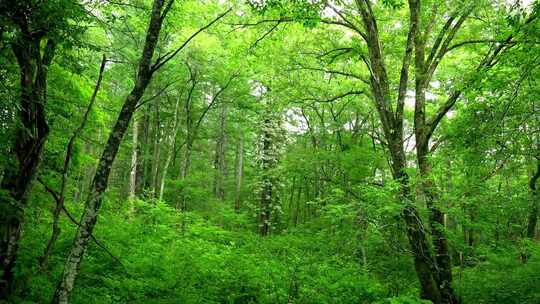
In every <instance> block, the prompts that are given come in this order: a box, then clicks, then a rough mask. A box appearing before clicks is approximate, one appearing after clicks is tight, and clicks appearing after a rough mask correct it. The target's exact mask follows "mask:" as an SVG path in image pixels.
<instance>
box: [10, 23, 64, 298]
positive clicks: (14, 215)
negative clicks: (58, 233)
mask: <svg viewBox="0 0 540 304" xmlns="http://www.w3.org/2000/svg"><path fill="white" fill-rule="evenodd" d="M25 24H26V23H25ZM20 30H21V32H22V34H21V37H20V38H19V39H18V40H17V41H16V42H14V43H13V45H12V49H13V52H14V53H15V56H16V57H17V63H18V65H19V71H20V86H21V95H20V106H19V111H18V112H19V113H18V114H19V117H20V124H18V126H19V127H18V129H17V131H16V132H17V137H16V139H15V141H14V143H13V146H12V148H11V149H10V155H9V159H10V163H9V164H8V165H7V166H6V168H4V172H3V177H2V182H1V184H0V187H1V192H4V193H5V195H1V196H0V208H1V210H2V212H1V215H0V219H1V220H0V265H1V267H2V277H1V278H0V299H7V298H8V297H9V296H10V295H11V293H12V291H13V287H14V273H13V268H14V266H15V259H16V255H17V250H18V244H19V239H20V237H21V229H22V224H23V221H24V211H25V209H26V206H27V203H28V202H27V199H28V194H29V192H30V189H31V186H32V184H33V181H34V179H35V177H36V174H37V171H38V168H39V165H40V164H41V160H42V156H43V149H44V146H45V142H46V140H47V137H48V135H49V126H48V124H47V120H46V118H45V103H46V100H47V98H46V85H47V70H48V67H49V65H50V63H51V61H52V59H53V57H54V53H55V43H54V42H53V40H50V39H49V40H48V41H47V43H46V46H45V48H44V50H43V55H41V46H40V43H41V41H42V38H43V36H39V37H36V36H35V35H33V34H31V33H30V32H29V29H28V28H26V27H24V26H21V28H20Z"/></svg>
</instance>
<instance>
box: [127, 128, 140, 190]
mask: <svg viewBox="0 0 540 304" xmlns="http://www.w3.org/2000/svg"><path fill="white" fill-rule="evenodd" d="M138 137H139V121H138V120H137V117H133V140H132V147H131V170H130V173H129V199H130V200H134V199H135V198H136V196H137V172H138V167H137V165H138V160H137V156H138V153H139V151H138V150H139V143H138Z"/></svg>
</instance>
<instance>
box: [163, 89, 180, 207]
mask: <svg viewBox="0 0 540 304" xmlns="http://www.w3.org/2000/svg"><path fill="white" fill-rule="evenodd" d="M181 97H182V96H181V94H179V95H178V97H177V98H176V104H175V106H174V116H173V126H172V132H171V134H169V136H168V137H167V138H168V146H169V153H168V154H167V158H166V159H165V164H163V169H162V173H161V182H160V186H159V200H160V201H161V200H162V199H163V192H164V191H165V179H166V178H167V172H168V170H169V165H170V163H171V160H172V158H173V155H174V148H175V144H174V143H175V142H176V135H177V134H178V126H179V125H180V124H179V123H178V117H179V113H178V112H179V111H180V99H181Z"/></svg>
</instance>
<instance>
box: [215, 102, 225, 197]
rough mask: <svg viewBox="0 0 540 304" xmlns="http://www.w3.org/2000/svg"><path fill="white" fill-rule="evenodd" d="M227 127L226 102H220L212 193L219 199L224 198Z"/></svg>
mask: <svg viewBox="0 0 540 304" xmlns="http://www.w3.org/2000/svg"><path fill="white" fill-rule="evenodd" d="M226 127H227V104H226V103H225V102H221V107H220V111H219V131H218V136H217V139H216V151H215V158H214V169H215V175H214V195H215V196H216V198H218V199H220V200H221V201H224V200H225V185H224V179H225V176H226V171H227V168H226V159H225V145H226V141H227V134H226V130H225V129H226Z"/></svg>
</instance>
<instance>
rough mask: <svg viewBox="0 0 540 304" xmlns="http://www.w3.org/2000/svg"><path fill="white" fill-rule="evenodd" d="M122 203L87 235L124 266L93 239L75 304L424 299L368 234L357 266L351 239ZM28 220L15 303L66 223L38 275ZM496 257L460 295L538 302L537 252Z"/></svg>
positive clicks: (28, 292) (39, 279)
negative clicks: (258, 229) (260, 231)
mask: <svg viewBox="0 0 540 304" xmlns="http://www.w3.org/2000/svg"><path fill="white" fill-rule="evenodd" d="M78 208H80V206H78ZM72 209H77V206H74V207H72ZM121 209H122V210H104V212H103V213H102V216H101V217H100V219H99V223H98V226H97V229H96V231H95V235H96V237H97V238H98V239H99V240H101V241H102V242H103V243H104V244H106V246H107V248H108V249H109V250H110V252H112V253H113V254H114V255H115V256H116V257H118V258H119V259H120V260H121V262H122V265H120V264H119V263H118V262H116V261H115V260H114V259H112V258H111V257H110V256H109V255H108V254H107V253H106V252H105V251H104V250H103V249H101V248H99V247H97V246H96V245H95V244H92V246H91V248H90V250H89V253H88V254H87V255H86V257H85V260H84V262H83V266H82V269H81V274H80V276H79V278H78V280H77V283H76V289H75V292H74V297H73V303H379V304H383V303H392V304H398V303H404V304H406V303H422V302H421V301H420V300H418V299H417V297H416V294H417V288H416V280H415V277H414V273H413V272H412V268H411V265H410V264H409V263H410V261H409V259H408V258H407V257H406V256H405V257H404V258H403V259H401V260H399V261H401V262H400V263H397V264H396V260H395V258H394V257H391V256H385V255H379V254H377V251H376V248H375V247H376V246H379V245H376V241H374V240H371V242H373V244H372V245H373V246H372V247H373V248H371V247H370V248H369V250H370V251H371V252H372V256H370V257H369V258H370V260H369V264H368V265H364V264H363V263H362V259H361V258H360V257H359V256H358V254H357V250H356V249H355V248H356V246H357V242H356V241H355V240H354V239H352V240H351V241H343V242H342V241H339V239H344V238H343V237H342V236H339V235H336V234H329V233H327V232H324V231H318V232H317V231H316V230H313V229H311V230H310V229H304V230H302V229H298V231H294V232H289V233H286V234H285V233H284V234H279V235H275V236H271V237H268V238H260V237H258V236H257V235H256V234H254V233H247V232H246V231H247V230H248V229H249V228H250V222H251V221H250V219H249V218H247V217H246V216H245V215H242V214H240V215H236V214H234V212H232V211H229V213H227V212H224V213H223V212H221V214H226V215H227V216H228V218H227V222H228V223H234V225H232V226H234V227H227V229H225V228H224V227H222V226H220V225H219V224H216V223H215V221H214V222H213V223H214V224H212V223H210V221H209V220H207V219H204V218H203V217H201V216H199V215H196V214H194V213H184V214H182V213H180V212H177V211H176V210H174V209H173V208H170V207H169V206H167V205H166V204H164V203H155V204H154V203H147V202H143V201H136V202H134V203H133V204H132V205H130V206H123V207H121ZM127 210H129V211H127ZM75 211H76V210H75ZM79 212H80V210H79ZM75 213H76V212H75ZM125 214H129V216H127V217H126V216H125ZM32 218H33V219H34V220H31V222H30V223H29V224H28V225H27V227H29V228H28V229H27V231H26V236H25V238H24V242H23V244H22V248H21V252H23V253H22V254H21V255H20V256H21V257H22V258H24V259H22V260H21V263H20V264H19V265H18V270H19V274H20V277H26V278H30V279H27V280H26V281H24V282H22V283H21V284H20V289H21V290H20V294H21V295H22V296H21V298H20V301H19V302H21V303H47V302H49V301H50V299H51V296H52V293H53V289H54V285H55V281H56V278H58V277H59V275H60V272H61V269H62V263H63V261H64V259H65V254H66V252H67V250H68V248H69V245H70V241H71V238H72V233H73V231H74V227H73V225H72V224H70V223H69V222H67V221H66V222H64V223H63V228H64V229H63V230H64V231H66V232H65V233H63V234H62V237H61V239H60V240H59V242H58V244H57V246H56V248H55V252H54V255H53V256H52V258H51V261H50V267H49V269H50V271H49V272H46V273H40V272H38V271H37V269H36V267H35V266H34V265H35V264H36V260H37V257H38V256H39V254H40V253H41V250H42V248H43V244H44V243H45V240H46V238H47V237H48V233H47V231H48V229H49V225H48V223H44V222H38V219H40V217H39V216H38V215H35V216H33V217H32ZM41 218H42V217H41ZM67 231H69V232H70V233H68V232H67ZM347 238H348V237H347ZM498 257H499V256H494V258H493V259H492V260H491V259H490V260H489V262H484V263H483V264H481V265H479V266H477V267H475V268H473V269H469V270H466V271H465V273H464V275H465V277H464V278H463V282H462V283H463V284H462V285H463V286H466V288H461V289H460V291H461V292H462V294H463V298H464V300H465V303H538V302H539V299H540V291H539V289H538V287H537V286H540V261H539V259H538V258H534V257H533V258H531V259H530V261H529V262H528V263H527V264H525V265H518V262H515V263H510V262H508V260H501V259H500V258H499V259H497V258H498ZM385 261H386V263H388V264H385ZM505 263H507V264H505ZM391 264H392V265H393V266H390V267H389V268H388V267H386V266H385V265H391ZM400 267H401V268H402V269H399V268H400ZM501 267H504V270H505V271H501ZM406 274H408V275H406ZM533 288H536V289H535V290H532V289H533ZM500 299H504V301H502V302H501V301H500Z"/></svg>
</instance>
